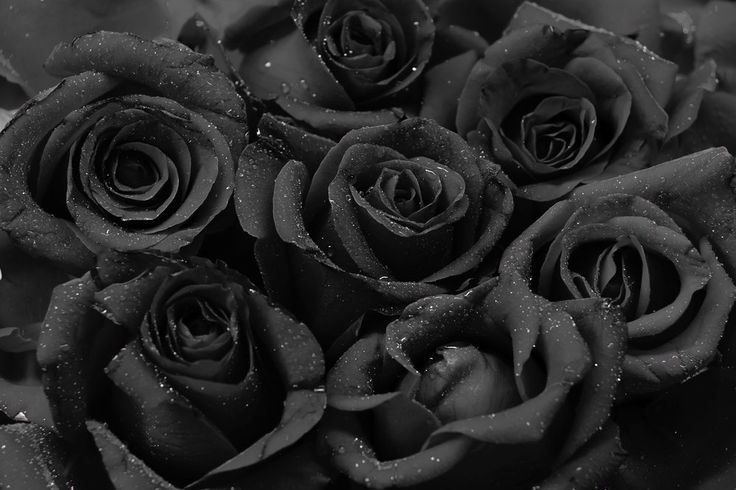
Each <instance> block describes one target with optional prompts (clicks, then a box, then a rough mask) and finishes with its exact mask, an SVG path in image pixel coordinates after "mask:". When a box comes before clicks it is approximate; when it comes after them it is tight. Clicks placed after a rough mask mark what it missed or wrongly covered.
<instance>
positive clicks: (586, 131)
mask: <svg viewBox="0 0 736 490" xmlns="http://www.w3.org/2000/svg"><path fill="white" fill-rule="evenodd" d="M504 132H505V133H506V134H507V135H508V136H509V137H510V138H511V139H513V140H514V141H516V142H517V144H518V145H519V147H520V148H521V149H523V150H522V151H523V152H525V154H526V155H527V158H531V159H532V160H533V161H535V162H537V163H538V164H542V165H544V166H546V167H547V168H556V169H566V168H570V167H572V166H573V165H575V164H576V163H577V162H578V161H580V159H581V158H582V157H583V156H584V155H585V154H586V153H587V151H588V150H589V148H590V147H591V145H592V143H593V136H594V133H595V108H594V107H593V105H592V104H591V103H590V101H588V100H587V99H582V98H581V99H575V98H570V97H563V96H553V97H546V98H544V99H542V100H541V101H539V100H538V99H535V100H529V101H526V102H525V103H522V104H520V106H519V107H518V108H517V109H515V110H514V111H513V113H512V115H511V116H509V118H507V120H506V121H505V122H504Z"/></svg>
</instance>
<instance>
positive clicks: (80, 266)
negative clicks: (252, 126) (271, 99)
mask: <svg viewBox="0 0 736 490" xmlns="http://www.w3.org/2000/svg"><path fill="white" fill-rule="evenodd" d="M46 68H47V70H49V71H51V72H52V73H54V74H56V75H59V76H66V77H67V78H65V79H64V80H63V81H61V82H60V83H59V84H58V85H57V86H55V87H53V88H51V89H49V90H48V91H46V92H43V93H41V94H39V95H38V96H36V97H35V98H34V99H32V100H30V101H29V102H28V103H26V104H25V105H24V106H23V107H21V108H20V109H19V110H18V111H17V113H16V115H15V117H14V118H13V120H12V121H10V123H9V124H8V126H7V127H6V128H5V130H4V131H3V132H2V134H1V135H0V161H2V162H3V166H2V169H0V170H1V171H2V175H3V179H2V180H3V182H4V185H3V193H2V196H3V198H2V204H1V205H0V226H1V227H2V228H3V229H4V230H6V231H7V232H8V233H9V234H10V235H11V237H12V238H13V239H14V240H16V241H17V242H18V243H19V244H20V245H21V246H22V247H24V248H25V249H32V250H33V252H34V253H35V254H37V255H41V256H43V257H46V258H48V259H51V260H53V261H54V262H56V263H59V264H61V265H63V266H65V267H66V268H67V269H69V270H73V271H75V272H81V271H84V270H87V269H88V268H89V267H90V266H91V265H92V264H93V263H94V254H95V253H97V252H99V251H101V250H104V249H117V250H144V249H153V250H160V251H167V252H172V251H177V250H179V249H180V248H182V247H184V246H186V245H189V244H190V243H192V242H193V241H194V240H195V238H197V237H198V236H199V235H200V234H201V233H202V231H203V230H204V228H205V227H207V225H208V224H209V223H210V222H211V221H212V220H213V218H214V217H215V216H216V215H217V214H218V213H219V212H220V211H222V210H223V209H225V207H226V205H227V203H228V200H229V197H230V195H231V191H232V183H233V182H232V181H233V173H234V163H233V156H234V155H235V156H237V155H239V154H240V151H241V149H242V147H243V145H244V142H245V136H246V126H245V106H244V102H243V100H242V99H241V97H240V96H239V95H238V94H237V92H236V91H235V88H234V86H233V85H232V84H231V82H230V81H229V80H228V79H227V77H226V76H225V75H224V74H223V73H221V72H219V71H218V70H217V69H216V68H215V67H214V62H213V60H212V59H211V58H210V57H208V56H204V55H200V54H198V53H195V52H193V51H190V50H189V49H188V48H186V47H184V46H183V45H180V44H178V43H175V42H172V41H148V40H144V39H141V38H138V37H135V36H133V35H129V34H123V33H113V32H98V33H95V34H89V35H85V36H81V37H79V38H77V39H76V40H74V41H73V42H71V43H62V44H60V45H58V46H57V47H56V49H55V50H54V51H53V52H52V53H51V56H50V57H49V59H48V61H47V62H46Z"/></svg>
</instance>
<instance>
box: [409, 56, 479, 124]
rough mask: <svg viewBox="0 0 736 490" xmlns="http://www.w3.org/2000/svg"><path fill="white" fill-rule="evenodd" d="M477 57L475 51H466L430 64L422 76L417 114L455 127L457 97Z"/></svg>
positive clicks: (458, 97)
mask: <svg viewBox="0 0 736 490" xmlns="http://www.w3.org/2000/svg"><path fill="white" fill-rule="evenodd" d="M477 59H478V55H477V54H476V53H475V52H473V51H466V52H465V53H463V54H459V55H457V56H454V57H452V58H449V59H447V60H445V61H443V62H442V63H439V64H437V65H434V66H432V67H431V68H429V69H428V70H427V72H426V73H425V74H424V78H423V81H424V92H423V95H424V96H423V98H422V108H421V110H420V111H419V116H420V117H424V118H427V119H433V120H435V121H437V122H438V123H439V124H441V125H442V126H444V127H446V128H447V129H451V130H454V129H455V114H456V113H457V105H458V100H459V99H460V94H461V93H462V90H463V87H464V85H465V80H467V78H468V76H469V75H470V70H472V68H473V65H475V62H476V61H477Z"/></svg>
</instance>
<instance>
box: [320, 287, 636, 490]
mask: <svg viewBox="0 0 736 490" xmlns="http://www.w3.org/2000/svg"><path fill="white" fill-rule="evenodd" d="M515 286H516V285H514V284H502V285H499V284H498V281H497V280H496V279H493V280H490V281H487V282H485V283H483V284H481V285H479V286H476V287H475V288H473V289H471V290H469V291H467V292H466V293H465V294H463V295H457V296H434V297H429V298H424V299H422V300H420V301H418V302H416V303H413V304H412V305H410V306H408V307H407V308H406V309H405V310H404V312H403V313H402V315H401V317H400V318H399V319H398V320H396V321H394V322H393V323H391V324H390V325H389V326H388V328H387V329H386V333H385V335H383V334H372V335H369V336H367V337H364V338H362V339H361V340H359V341H358V342H356V343H355V344H354V345H353V346H352V347H351V348H350V349H348V350H347V351H346V352H345V354H343V356H342V357H341V358H340V359H339V360H338V361H337V363H336V364H335V365H334V366H333V368H332V369H331V370H330V372H329V373H328V376H327V393H328V405H329V407H330V408H329V410H328V412H327V414H326V416H325V420H324V423H323V426H322V429H321V432H322V434H323V440H324V445H325V449H326V452H327V454H328V457H329V458H330V461H331V462H332V464H333V465H334V466H335V467H336V468H337V469H338V471H340V472H341V473H343V474H344V476H345V477H346V479H348V480H351V481H353V482H355V483H356V484H358V485H360V488H364V487H367V488H393V487H402V488H403V487H409V488H448V486H450V485H458V486H463V487H467V488H486V486H487V485H488V482H489V481H492V482H494V485H497V486H498V487H499V488H509V489H516V488H518V489H521V488H530V487H532V486H533V485H539V484H542V485H543V486H542V487H541V488H553V487H554V485H555V484H563V483H564V484H570V483H572V482H573V481H574V482H575V483H576V484H577V485H580V486H584V487H585V488H593V487H594V486H595V485H596V484H601V483H603V482H604V481H606V480H605V478H606V477H607V475H609V474H610V473H611V472H612V471H613V470H615V469H616V468H617V467H618V465H619V463H620V462H621V456H622V453H621V450H620V448H619V445H618V436H617V429H616V427H615V425H613V424H612V423H611V422H610V421H608V417H609V412H610V408H611V405H612V402H613V397H614V394H615V390H616V386H617V382H618V376H619V374H620V365H621V360H622V357H623V347H624V341H625V336H624V335H625V334H624V329H623V323H622V322H621V319H620V317H619V316H618V314H617V313H616V312H615V310H612V309H610V308H609V307H607V306H606V305H605V304H604V303H603V302H602V301H600V300H591V301H588V302H587V303H586V304H585V305H575V307H574V308H571V309H570V310H569V311H566V310H564V309H562V308H557V307H555V306H553V305H551V304H550V303H549V302H547V301H545V300H544V299H542V298H541V297H539V296H535V295H533V294H531V293H529V292H528V291H525V290H524V289H523V288H518V287H515ZM519 468H524V471H519ZM545 484H546V485H549V486H548V487H545V486H544V485H545Z"/></svg>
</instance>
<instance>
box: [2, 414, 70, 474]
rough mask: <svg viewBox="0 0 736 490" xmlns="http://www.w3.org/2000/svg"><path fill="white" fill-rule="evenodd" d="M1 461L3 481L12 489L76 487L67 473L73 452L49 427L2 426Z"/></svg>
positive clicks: (30, 425) (27, 425)
mask: <svg viewBox="0 0 736 490" xmlns="http://www.w3.org/2000/svg"><path fill="white" fill-rule="evenodd" d="M0 458H2V461H3V465H2V469H0V481H2V482H3V484H4V485H7V486H8V487H10V488H14V487H17V488H49V487H59V488H63V487H66V486H69V485H72V484H73V483H74V482H73V480H72V478H71V475H69V474H67V471H66V470H67V466H68V461H69V459H70V450H69V448H68V447H67V446H66V445H64V443H63V441H62V440H61V439H60V438H59V437H58V436H57V435H56V433H54V432H53V431H52V430H51V429H48V428H46V427H42V426H40V425H33V424H11V425H3V426H0ZM70 480H71V481H70Z"/></svg>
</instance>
